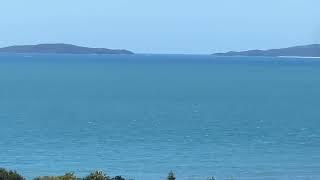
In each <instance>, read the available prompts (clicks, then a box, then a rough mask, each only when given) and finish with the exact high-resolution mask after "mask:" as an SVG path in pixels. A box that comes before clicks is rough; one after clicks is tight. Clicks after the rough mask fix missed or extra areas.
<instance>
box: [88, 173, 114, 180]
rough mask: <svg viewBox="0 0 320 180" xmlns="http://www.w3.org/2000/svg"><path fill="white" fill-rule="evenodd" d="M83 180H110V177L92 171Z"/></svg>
mask: <svg viewBox="0 0 320 180" xmlns="http://www.w3.org/2000/svg"><path fill="white" fill-rule="evenodd" d="M84 180H110V177H109V176H107V175H106V174H105V173H104V172H103V171H94V172H92V173H90V174H89V176H87V177H85V178H84Z"/></svg>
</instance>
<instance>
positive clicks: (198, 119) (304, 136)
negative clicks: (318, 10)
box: [0, 54, 320, 180]
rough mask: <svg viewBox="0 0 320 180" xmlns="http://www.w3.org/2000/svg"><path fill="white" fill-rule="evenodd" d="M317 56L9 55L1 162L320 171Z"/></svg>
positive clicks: (2, 64)
mask: <svg viewBox="0 0 320 180" xmlns="http://www.w3.org/2000/svg"><path fill="white" fill-rule="evenodd" d="M319 152H320V59H311V58H310V59H308V58H280V57H279V58H276V57H215V56H209V55H61V54H60V55H57V54H0V167H4V168H8V169H14V170H17V171H18V172H19V173H21V174H22V175H23V176H25V177H26V178H27V179H32V178H33V177H35V176H39V175H61V174H64V173H65V172H69V171H72V172H75V173H76V174H77V175H79V176H85V175H86V174H88V173H89V172H90V171H92V170H96V169H97V170H104V171H106V172H107V173H108V174H109V175H111V176H114V175H122V176H124V177H125V178H127V179H135V180H147V179H148V180H160V179H165V178H166V176H167V174H168V172H169V171H170V170H173V171H174V172H175V173H176V176H177V179H178V180H180V179H187V180H189V179H190V180H191V179H193V180H205V179H206V178H209V177H211V176H215V177H216V178H217V179H230V178H233V179H235V180H293V179H294V180H316V179H320V153H319Z"/></svg>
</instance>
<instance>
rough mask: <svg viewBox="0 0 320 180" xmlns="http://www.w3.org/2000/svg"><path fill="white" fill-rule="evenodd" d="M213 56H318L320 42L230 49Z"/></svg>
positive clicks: (319, 53)
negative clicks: (276, 46) (264, 47)
mask: <svg viewBox="0 0 320 180" xmlns="http://www.w3.org/2000/svg"><path fill="white" fill-rule="evenodd" d="M213 55H215V56H274V57H279V56H297V57H320V44H311V45H305V46H293V47H288V48H281V49H269V50H248V51H239V52H236V51H230V52H226V53H215V54H213Z"/></svg>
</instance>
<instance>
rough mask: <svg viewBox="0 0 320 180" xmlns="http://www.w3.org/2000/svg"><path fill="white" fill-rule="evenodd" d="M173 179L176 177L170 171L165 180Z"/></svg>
mask: <svg viewBox="0 0 320 180" xmlns="http://www.w3.org/2000/svg"><path fill="white" fill-rule="evenodd" d="M175 179H176V176H175V175H174V173H173V172H172V171H170V172H169V174H168V177H167V180H175Z"/></svg>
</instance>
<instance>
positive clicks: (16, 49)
mask: <svg viewBox="0 0 320 180" xmlns="http://www.w3.org/2000/svg"><path fill="white" fill-rule="evenodd" d="M1 52H2V53H61V54H134V53H133V52H131V51H128V50H124V49H106V48H89V47H82V46H76V45H72V44H63V43H58V44H38V45H17V46H9V47H4V48H0V53H1Z"/></svg>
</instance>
